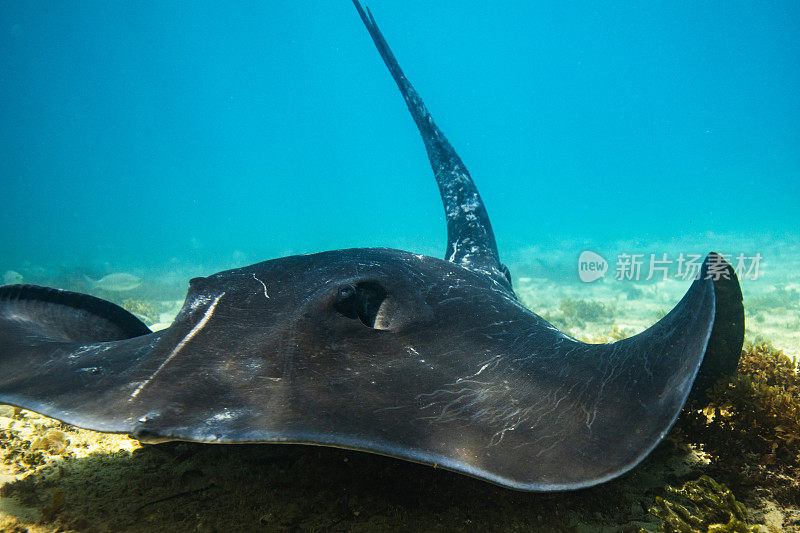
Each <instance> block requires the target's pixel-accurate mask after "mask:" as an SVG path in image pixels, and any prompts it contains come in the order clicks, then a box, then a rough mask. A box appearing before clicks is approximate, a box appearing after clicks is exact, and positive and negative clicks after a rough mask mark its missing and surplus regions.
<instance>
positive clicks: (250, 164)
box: [0, 0, 800, 278]
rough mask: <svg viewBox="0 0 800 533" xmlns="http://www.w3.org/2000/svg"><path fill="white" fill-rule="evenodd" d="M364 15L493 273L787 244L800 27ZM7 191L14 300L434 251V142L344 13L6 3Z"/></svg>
mask: <svg viewBox="0 0 800 533" xmlns="http://www.w3.org/2000/svg"><path fill="white" fill-rule="evenodd" d="M369 6H370V8H371V9H372V11H373V13H374V15H375V17H376V19H377V21H378V23H379V24H380V26H381V29H382V30H383V32H384V34H385V36H386V38H387V40H388V41H389V43H390V45H391V46H392V48H393V49H394V52H395V54H396V56H397V58H398V60H399V61H400V64H401V65H402V66H403V68H404V69H405V71H406V74H407V75H408V77H409V78H410V80H411V81H412V82H413V83H414V84H415V86H416V87H417V89H418V91H419V92H420V93H421V95H422V96H423V98H424V99H425V101H426V103H427V105H428V107H429V109H430V110H431V112H432V114H433V115H434V117H435V118H436V120H437V122H438V124H439V125H440V127H441V128H442V129H443V130H444V132H445V133H446V134H447V136H448V137H449V139H450V141H451V142H452V143H453V145H454V146H455V148H456V150H457V151H458V152H459V153H460V155H461V157H462V159H463V160H464V161H465V163H466V164H467V166H468V167H469V168H470V170H471V173H472V175H473V177H474V179H475V180H476V182H477V184H478V187H479V189H480V191H481V194H482V196H483V198H484V200H485V202H486V204H487V207H488V210H489V213H490V215H491V218H492V222H493V225H494V229H495V233H496V236H497V240H498V244H499V246H500V249H501V253H503V254H506V255H509V254H511V255H513V254H514V253H515V251H519V250H522V249H525V248H527V247H530V246H538V247H540V248H539V249H540V250H543V253H545V254H546V253H547V251H548V250H553V251H554V252H557V251H559V247H560V243H563V242H573V241H575V240H578V241H581V242H589V243H592V245H593V246H599V247H600V248H603V246H604V244H607V243H613V242H618V241H626V242H631V243H637V242H645V241H647V242H651V241H665V242H666V241H670V240H671V239H674V238H680V239H688V240H690V241H692V242H694V243H697V245H698V247H699V248H705V249H709V250H710V249H714V248H718V247H719V246H720V245H722V246H723V247H724V246H728V247H730V248H733V247H735V246H736V243H737V242H738V240H739V239H741V240H742V242H744V240H748V241H747V242H750V243H752V242H755V243H756V244H755V245H752V244H751V245H750V246H751V248H752V247H758V246H759V243H762V242H763V243H764V244H765V245H766V244H770V245H775V244H776V243H777V244H780V242H781V241H782V239H787V240H788V239H793V238H795V236H796V235H797V234H798V215H797V213H798V210H800V179H798V178H800V120H798V119H799V118H800V4H797V3H796V2H792V1H785V2H767V3H763V2H761V3H756V2H693V3H690V4H687V3H675V2H663V3H652V2H647V3H642V2H636V3H633V2H631V3H618V2H605V3H571V2H560V1H549V2H507V3H502V4H493V3H487V2H454V1H453V2H423V1H416V0H414V1H409V0H403V1H380V0H375V1H372V2H370V4H369ZM0 180H1V181H0V184H2V187H1V188H0V190H2V209H0V273H2V271H4V270H6V269H13V270H16V271H19V272H22V273H23V275H25V276H26V278H30V277H31V276H33V277H34V278H35V275H33V274H29V273H28V272H43V271H47V269H53V268H64V267H73V266H74V267H81V268H88V269H92V270H93V271H95V272H98V273H102V271H106V272H109V271H119V270H124V269H139V272H141V270H142V269H147V268H152V269H154V270H156V269H162V270H163V269H165V268H167V269H168V268H169V265H175V264H180V265H186V264H191V265H196V267H197V268H198V269H201V270H203V269H205V270H208V271H207V272H206V273H211V272H212V271H213V270H214V269H215V268H216V267H221V266H226V267H227V266H234V265H237V264H239V265H243V264H247V263H251V262H255V261H258V260H262V259H268V258H272V257H277V256H281V255H285V254H288V253H301V252H302V253H306V252H314V251H322V250H326V249H335V248H347V247H357V246H389V247H395V248H403V249H409V250H413V251H417V252H421V253H427V254H431V255H436V256H442V255H443V253H444V240H445V227H444V215H443V212H442V208H441V204H440V200H439V198H438V192H437V189H436V186H435V184H434V181H433V178H432V175H431V171H430V167H429V165H428V162H427V158H426V155H425V151H424V149H423V146H422V143H421V141H420V139H419V136H418V134H417V132H416V129H415V127H414V125H413V122H412V121H411V119H410V117H409V116H408V112H407V110H406V109H405V106H404V104H403V102H402V99H401V98H400V96H399V94H398V92H397V89H396V87H395V86H394V83H393V81H392V80H391V78H390V77H389V75H388V73H387V72H386V69H385V67H384V65H383V64H382V62H381V60H380V58H379V56H378V54H377V52H376V51H375V49H374V46H373V44H372V42H371V41H370V39H369V36H368V35H367V32H366V30H365V29H364V28H363V27H362V24H361V21H360V20H359V18H358V16H357V14H356V12H355V10H354V9H353V6H352V5H351V4H350V2H349V1H347V0H340V1H336V2H320V3H302V2H301V3H298V2H290V1H272V2H253V3H248V4H245V3H235V4H234V5H227V4H222V3H216V2H214V3H211V2H193V3H192V4H191V7H189V4H187V3H185V2H152V3H145V2H141V3H138V2H137V3H112V5H107V3H101V2H86V3H71V2H51V3H30V2H24V1H18V2H16V1H15V2H8V1H5V2H2V3H0ZM720 240H722V241H724V242H722V243H720ZM730 251H731V252H737V251H739V250H736V249H731V250H730ZM747 251H753V250H747ZM26 269H27V270H26Z"/></svg>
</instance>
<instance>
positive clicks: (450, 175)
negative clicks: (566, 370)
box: [353, 0, 513, 292]
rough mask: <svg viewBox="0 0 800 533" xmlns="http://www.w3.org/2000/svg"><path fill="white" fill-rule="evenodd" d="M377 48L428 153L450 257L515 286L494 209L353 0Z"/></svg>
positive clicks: (369, 16)
mask: <svg viewBox="0 0 800 533" xmlns="http://www.w3.org/2000/svg"><path fill="white" fill-rule="evenodd" d="M353 4H354V5H355V7H356V9H357V10H358V14H359V16H360V17H361V21H362V22H363V23H364V26H366V28H367V31H368V32H369V35H370V37H372V41H373V42H374V43H375V47H376V48H377V49H378V53H379V54H380V55H381V58H382V59H383V62H384V63H385V64H386V67H387V68H388V69H389V73H390V74H391V75H392V78H393V79H394V81H395V83H396V84H397V87H398V88H399V89H400V93H401V94H402V96H403V99H404V100H405V102H406V106H407V107H408V110H409V112H410V113H411V117H412V118H413V119H414V123H415V124H416V125H417V129H418V130H419V133H420V135H421V136H422V141H423V142H424V143H425V149H426V151H427V152H428V160H429V161H430V164H431V168H432V169H433V174H434V176H435V178H436V183H437V184H438V186H439V193H440V195H441V197H442V203H443V204H444V211H445V216H446V219H447V251H446V255H445V257H446V258H447V260H448V261H452V262H454V263H459V264H461V265H463V266H467V267H473V268H477V269H479V270H481V271H482V272H484V273H485V274H488V275H489V276H491V277H492V278H493V279H495V280H496V281H498V282H499V283H500V284H502V285H503V286H504V287H505V288H506V289H507V290H509V291H510V292H513V291H512V290H511V276H510V274H509V272H508V269H507V268H506V267H505V265H503V264H502V263H501V262H500V256H499V254H498V252H497V244H496V242H495V238H494V232H493V231H492V224H491V222H490V221H489V214H488V213H487V212H486V207H485V205H484V203H483V200H482V199H481V196H480V194H478V188H477V187H476V186H475V183H474V182H473V181H472V177H471V176H470V174H469V172H468V171H467V167H466V166H465V165H464V163H463V162H462V161H461V158H460V157H459V156H458V154H457V153H456V151H455V149H453V146H452V145H451V144H450V142H449V141H448V140H447V138H446V137H445V135H444V133H442V131H441V130H440V129H439V127H438V126H437V125H436V123H435V122H434V121H433V117H431V114H430V113H429V112H428V109H427V108H426V107H425V104H424V103H423V101H422V98H421V97H420V96H419V94H418V93H417V91H416V90H415V89H414V86H413V85H411V82H410V81H408V78H406V76H405V74H404V73H403V70H402V69H401V68H400V64H399V63H398V62H397V59H395V57H394V54H393V53H392V50H391V49H390V48H389V44H388V43H387V42H386V39H385V38H384V37H383V34H382V33H381V30H380V29H379V28H378V24H377V23H376V22H375V18H374V17H373V16H372V13H370V11H369V9H366V10H365V9H364V8H363V7H362V6H361V4H360V3H359V2H358V0H353Z"/></svg>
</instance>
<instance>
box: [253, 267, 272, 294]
mask: <svg viewBox="0 0 800 533" xmlns="http://www.w3.org/2000/svg"><path fill="white" fill-rule="evenodd" d="M252 274H253V279H254V280H256V281H257V282H259V283H260V284H261V286H262V287H264V298H269V294H267V285H266V284H265V283H264V282H263V281H261V280H260V279H258V277H257V276H256V273H255V272H253V273H252Z"/></svg>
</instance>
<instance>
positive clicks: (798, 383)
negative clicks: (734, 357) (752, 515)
mask: <svg viewBox="0 0 800 533" xmlns="http://www.w3.org/2000/svg"><path fill="white" fill-rule="evenodd" d="M709 399H710V403H709V405H708V406H707V407H705V408H703V409H700V408H698V406H696V405H694V404H687V406H686V407H685V408H684V412H683V414H682V416H681V417H680V419H679V420H678V424H677V426H676V428H677V432H678V433H679V434H680V435H681V436H682V437H683V438H684V439H685V440H686V441H688V442H689V443H691V444H694V445H697V446H702V447H703V450H704V451H705V452H706V453H708V454H709V455H710V460H711V467H712V471H714V472H715V473H719V475H721V476H724V478H725V480H726V481H728V482H729V484H733V485H734V486H742V487H755V486H760V487H761V488H764V487H769V488H770V490H771V492H772V493H773V496H774V497H776V498H777V499H779V500H784V501H787V500H788V501H789V502H791V503H794V504H797V503H800V502H798V500H799V499H800V496H799V494H800V482H799V481H798V478H800V374H798V372H797V360H796V358H795V359H792V358H789V357H788V356H787V355H786V354H784V353H783V351H781V350H778V349H776V348H774V347H773V346H771V345H770V344H768V343H760V344H748V345H747V346H746V347H745V349H744V350H743V351H742V356H741V358H740V360H739V364H738V367H737V369H736V373H735V374H734V375H733V376H731V377H730V378H725V379H722V380H720V381H718V382H717V383H716V384H715V385H714V387H713V389H711V391H710V393H709Z"/></svg>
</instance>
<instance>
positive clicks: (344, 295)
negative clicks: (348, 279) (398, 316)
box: [333, 281, 397, 329]
mask: <svg viewBox="0 0 800 533" xmlns="http://www.w3.org/2000/svg"><path fill="white" fill-rule="evenodd" d="M333 306H334V308H335V309H336V310H337V311H338V312H339V313H341V314H342V315H344V316H346V317H347V318H353V319H355V318H357V319H359V320H360V321H361V323H362V324H364V325H365V326H368V327H370V328H375V329H391V321H392V315H394V314H395V313H394V311H395V309H396V307H397V306H396V303H395V302H394V300H393V298H391V297H390V296H389V294H388V293H387V292H386V289H384V288H383V286H382V285H381V284H380V283H377V282H374V281H362V282H360V283H358V284H356V285H345V286H343V287H340V288H339V292H338V293H337V295H336V302H335V303H334V305H333Z"/></svg>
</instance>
